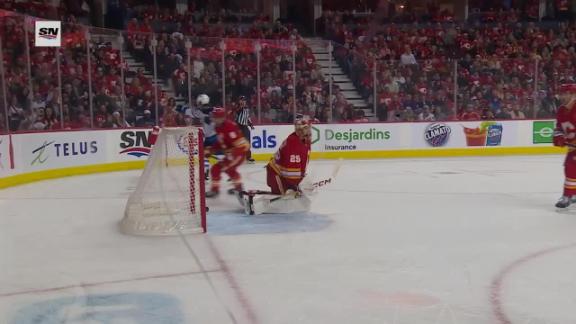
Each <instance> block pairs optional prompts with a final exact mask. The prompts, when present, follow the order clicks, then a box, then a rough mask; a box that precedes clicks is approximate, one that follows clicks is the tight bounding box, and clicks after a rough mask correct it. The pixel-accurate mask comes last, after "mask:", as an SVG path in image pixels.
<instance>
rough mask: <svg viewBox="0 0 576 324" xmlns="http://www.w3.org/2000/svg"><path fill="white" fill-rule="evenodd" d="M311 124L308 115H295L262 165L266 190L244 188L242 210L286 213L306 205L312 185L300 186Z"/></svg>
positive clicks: (309, 140)
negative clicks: (291, 129)
mask: <svg viewBox="0 0 576 324" xmlns="http://www.w3.org/2000/svg"><path fill="white" fill-rule="evenodd" d="M311 127H312V123H311V120H310V118H309V117H308V116H303V115H298V116H296V119H295V122H294V132H293V133H292V134H290V135H289V136H288V137H287V138H286V140H284V142H283V143H282V145H280V148H279V149H278V151H277V152H276V154H275V155H274V157H273V158H272V159H271V160H270V162H269V163H268V165H267V166H266V178H267V179H266V182H267V184H268V187H270V191H269V192H264V191H251V192H250V191H249V192H245V194H244V197H243V199H244V208H245V211H246V214H249V215H258V214H264V213H273V214H286V213H296V212H305V211H308V210H309V209H310V205H311V200H310V198H311V195H312V194H313V186H306V187H303V179H304V178H305V176H306V167H307V166H308V160H309V158H310V146H311Z"/></svg>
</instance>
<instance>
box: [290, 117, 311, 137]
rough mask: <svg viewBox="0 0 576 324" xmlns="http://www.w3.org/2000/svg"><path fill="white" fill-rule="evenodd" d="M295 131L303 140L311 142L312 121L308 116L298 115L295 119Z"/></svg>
mask: <svg viewBox="0 0 576 324" xmlns="http://www.w3.org/2000/svg"><path fill="white" fill-rule="evenodd" d="M294 131H295V132H296V135H298V137H300V138H301V139H305V140H310V138H311V137H312V119H311V118H310V116H307V115H301V114H298V115H296V118H295V119H294Z"/></svg>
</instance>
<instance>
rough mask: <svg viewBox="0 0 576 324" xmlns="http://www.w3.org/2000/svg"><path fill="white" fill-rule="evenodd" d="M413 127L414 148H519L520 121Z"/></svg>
mask: <svg viewBox="0 0 576 324" xmlns="http://www.w3.org/2000/svg"><path fill="white" fill-rule="evenodd" d="M410 128H411V129H412V131H411V134H412V141H411V145H409V147H407V148H410V149H422V148H428V149H434V148H466V147H470V148H479V147H513V146H519V143H518V142H517V141H518V130H519V128H518V123H517V122H495V121H484V122H447V123H430V124H427V123H417V124H412V125H411V126H410Z"/></svg>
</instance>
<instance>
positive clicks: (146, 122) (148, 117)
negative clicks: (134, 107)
mask: <svg viewBox="0 0 576 324" xmlns="http://www.w3.org/2000/svg"><path fill="white" fill-rule="evenodd" d="M155 125H156V121H155V120H154V118H152V113H151V112H150V110H148V109H146V110H144V116H143V117H142V118H140V119H137V120H136V127H153V126H155Z"/></svg>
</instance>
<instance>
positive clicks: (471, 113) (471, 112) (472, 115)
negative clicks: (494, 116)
mask: <svg viewBox="0 0 576 324" xmlns="http://www.w3.org/2000/svg"><path fill="white" fill-rule="evenodd" d="M459 119H460V120H464V121H466V120H480V119H481V116H480V114H479V113H478V112H477V111H476V110H475V109H474V106H473V105H472V104H468V105H467V106H466V111H465V112H464V113H462V115H461V116H460V118H459Z"/></svg>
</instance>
